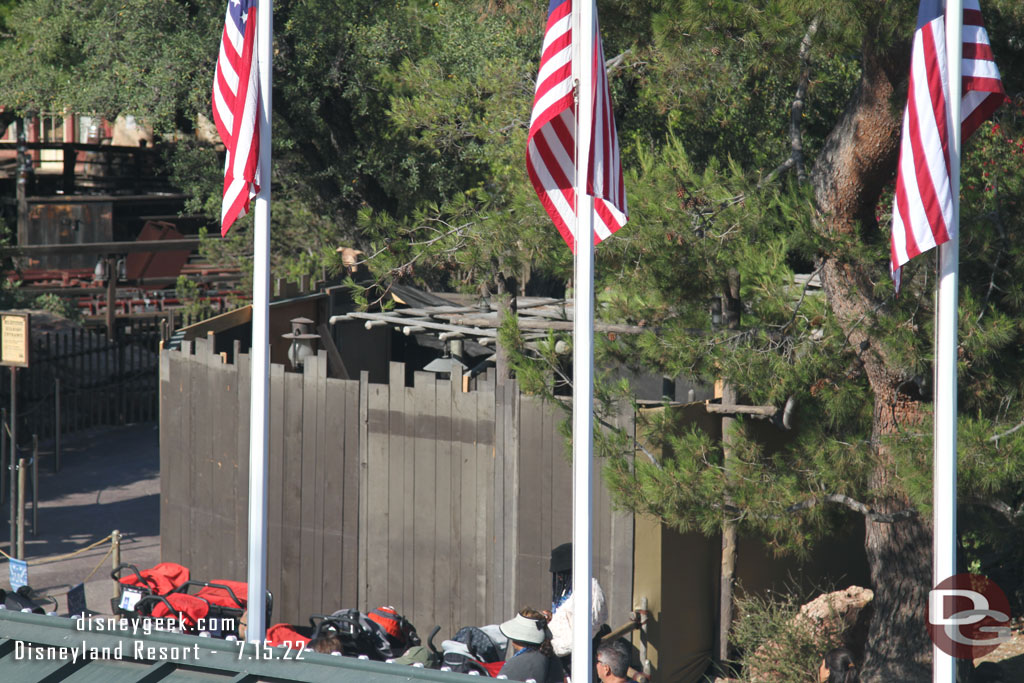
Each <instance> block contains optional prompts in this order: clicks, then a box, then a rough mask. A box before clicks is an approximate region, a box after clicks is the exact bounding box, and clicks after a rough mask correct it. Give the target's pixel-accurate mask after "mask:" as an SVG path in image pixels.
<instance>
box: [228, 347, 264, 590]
mask: <svg viewBox="0 0 1024 683" xmlns="http://www.w3.org/2000/svg"><path fill="white" fill-rule="evenodd" d="M241 346H242V345H241V342H239V341H237V340H236V341H235V342H234V344H233V349H232V351H233V353H232V354H231V357H232V358H233V359H234V362H233V363H232V364H231V365H229V366H228V368H230V369H231V374H232V376H233V377H234V382H235V386H236V387H237V391H236V393H235V414H236V416H237V418H236V425H237V429H235V430H234V442H233V446H234V453H233V460H234V464H235V494H234V501H233V502H234V515H235V533H234V553H235V558H236V564H235V576H237V577H238V580H240V581H245V580H248V574H249V400H250V395H251V391H250V386H251V384H252V377H251V376H250V375H249V363H248V360H249V356H245V357H244V358H243V356H242V353H241ZM267 400H268V401H271V400H272V399H270V398H269V397H268V399H267ZM271 405H273V403H271ZM271 421H273V415H271ZM223 428H224V429H227V428H228V425H224V426H223ZM267 448H268V453H269V448H270V445H269V442H268V445H267ZM268 457H269V456H268ZM267 485H268V487H272V486H273V483H272V482H270V481H268V482H267ZM267 508H268V511H269V508H270V506H269V504H268V506H267ZM266 543H267V546H266V547H267V548H269V547H270V543H271V539H270V532H269V525H268V531H267V540H266ZM268 559H269V558H268ZM269 586H270V577H269V576H268V579H267V587H268V590H271V589H270V587H269Z"/></svg>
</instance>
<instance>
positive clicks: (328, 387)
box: [319, 378, 355, 612]
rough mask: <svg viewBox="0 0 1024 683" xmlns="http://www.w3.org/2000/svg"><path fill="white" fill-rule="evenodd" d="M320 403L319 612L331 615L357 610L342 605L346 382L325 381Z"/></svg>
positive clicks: (352, 605)
mask: <svg viewBox="0 0 1024 683" xmlns="http://www.w3.org/2000/svg"><path fill="white" fill-rule="evenodd" d="M320 384H321V386H322V387H323V400H322V401H321V403H320V411H319V412H320V414H321V417H320V421H321V425H322V430H323V431H322V434H323V436H322V438H321V440H320V444H321V446H320V453H321V457H322V458H323V462H324V469H323V483H324V501H323V507H322V509H323V543H322V545H323V558H322V562H323V588H322V596H321V607H320V609H321V610H323V611H324V612H330V611H333V610H336V609H340V608H341V607H343V606H344V607H355V603H354V602H353V603H349V604H347V605H345V604H344V603H343V602H342V586H343V581H344V576H343V574H342V565H343V562H344V556H345V553H346V550H347V549H346V548H345V547H344V536H343V533H342V529H343V527H344V524H345V513H344V510H345V491H344V488H345V441H344V436H345V422H346V417H347V415H346V410H345V383H344V382H343V381H342V380H336V379H327V378H323V379H322V380H321V382H320Z"/></svg>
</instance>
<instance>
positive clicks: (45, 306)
mask: <svg viewBox="0 0 1024 683" xmlns="http://www.w3.org/2000/svg"><path fill="white" fill-rule="evenodd" d="M31 307H32V308H33V309H36V310H42V311H48V312H50V313H53V314H55V315H59V316H60V317H62V318H66V319H67V320H71V321H74V322H80V321H81V319H82V312H81V310H79V308H78V306H77V305H75V303H74V301H73V300H71V299H65V298H63V297H60V296H57V295H56V294H40V295H39V296H37V297H36V298H35V299H34V300H33V301H32V306H31Z"/></svg>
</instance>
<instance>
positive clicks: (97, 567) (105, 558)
mask: <svg viewBox="0 0 1024 683" xmlns="http://www.w3.org/2000/svg"><path fill="white" fill-rule="evenodd" d="M112 552H114V546H113V545H111V546H110V547H109V548H107V554H106V555H104V556H103V557H102V558H100V561H99V564H97V565H96V566H95V567H93V569H92V571H91V572H89V576H87V577H85V578H84V579H82V583H86V582H87V581H88V580H89V579H91V578H92V575H93V574H95V573H96V572H97V570H99V568H100V567H102V566H103V563H104V562H106V561H107V558H108V557H110V554H111V553H112Z"/></svg>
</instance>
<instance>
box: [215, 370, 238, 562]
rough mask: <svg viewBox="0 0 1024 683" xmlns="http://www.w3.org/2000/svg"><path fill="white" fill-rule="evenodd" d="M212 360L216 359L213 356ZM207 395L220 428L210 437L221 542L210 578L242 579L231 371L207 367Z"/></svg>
mask: <svg viewBox="0 0 1024 683" xmlns="http://www.w3.org/2000/svg"><path fill="white" fill-rule="evenodd" d="M214 358H217V357H216V356H214ZM208 372H209V378H210V395H211V397H212V398H213V399H214V401H215V403H216V405H215V406H213V407H212V408H213V409H212V411H211V417H212V418H213V419H215V420H216V421H217V424H218V426H219V427H220V428H218V429H216V430H215V431H214V434H213V454H212V455H213V463H212V464H213V487H214V496H213V499H212V500H211V504H212V507H213V511H214V515H215V518H216V529H215V530H214V533H215V534H216V535H217V537H218V539H219V540H220V543H218V544H217V545H218V550H217V552H216V553H215V554H214V556H213V557H214V558H215V564H214V569H213V574H211V579H234V580H239V579H243V578H244V572H242V571H239V564H240V561H241V560H244V557H242V558H239V557H238V556H237V555H236V554H235V543H234V540H235V532H236V526H235V500H236V499H237V497H238V488H237V478H236V474H237V471H238V462H237V454H238V452H237V449H236V447H235V437H236V435H237V432H235V431H234V430H232V429H228V428H227V427H228V425H235V424H238V386H237V384H236V383H235V378H236V374H235V372H234V368H232V367H229V366H226V365H223V364H222V363H220V359H219V358H217V363H216V364H215V365H211V366H210V368H209V371H208Z"/></svg>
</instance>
